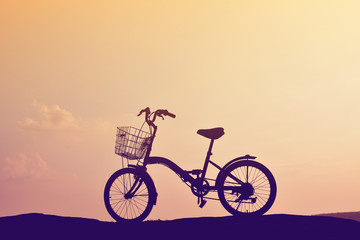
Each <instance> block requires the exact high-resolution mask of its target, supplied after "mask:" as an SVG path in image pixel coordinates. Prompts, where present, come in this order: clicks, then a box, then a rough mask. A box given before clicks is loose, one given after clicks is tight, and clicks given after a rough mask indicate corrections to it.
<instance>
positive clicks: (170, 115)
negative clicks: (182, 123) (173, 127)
mask: <svg viewBox="0 0 360 240" xmlns="http://www.w3.org/2000/svg"><path fill="white" fill-rule="evenodd" d="M167 115H168V116H169V117H172V118H175V117H176V115H175V114H172V113H169V112H168V114H167Z"/></svg>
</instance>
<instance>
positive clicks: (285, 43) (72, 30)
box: [0, 0, 360, 220]
mask: <svg viewBox="0 0 360 240" xmlns="http://www.w3.org/2000/svg"><path fill="white" fill-rule="evenodd" d="M359 7H360V3H359V2H358V1H347V0H342V1H340V0H339V1H335V0H334V1H328V0H327V1H325V0H324V1H319V0H312V1H300V0H299V1H298V0H294V1H249V0H246V1H245V0H243V1H195V0H192V1H184V0H182V1H134V0H132V1H125V0H122V1H110V0H106V1H90V2H89V1H4V0H0V34H1V38H0V84H1V85H0V86H1V88H0V93H1V94H0V106H1V110H2V114H1V125H0V131H1V138H0V147H1V151H0V190H1V191H0V216H6V215H14V214H21V213H26V212H43V213H48V214H58V215H68V216H79V217H91V218H97V219H100V220H111V218H110V216H109V215H108V213H107V212H106V209H105V207H104V204H103V199H102V194H103V188H104V186H105V183H106V181H107V178H108V177H109V176H110V175H111V174H112V173H113V172H114V171H116V170H117V169H118V168H119V167H120V158H119V157H118V156H116V155H115V154H114V149H113V148H114V140H115V132H116V126H122V125H132V126H134V127H140V126H141V124H142V119H139V118H137V117H136V114H137V113H138V111H139V110H140V109H142V108H144V107H147V106H149V107H151V108H152V109H154V110H155V109H157V108H166V109H168V110H169V111H171V112H174V113H175V114H176V115H177V118H176V119H167V120H166V121H160V122H159V132H158V138H157V141H156V143H155V145H154V149H153V150H154V151H153V154H154V155H161V156H165V157H168V158H170V159H172V160H173V161H174V162H176V163H177V164H178V165H180V166H181V167H183V168H184V169H193V168H201V167H202V164H203V160H204V158H205V154H206V150H207V144H208V141H207V140H206V139H204V138H202V137H200V136H198V135H197V134H196V130H197V129H199V128H210V127H217V126H222V127H224V128H225V132H226V134H225V136H224V137H222V138H221V139H220V140H217V141H216V143H215V145H214V155H213V160H214V161H215V162H217V163H218V164H220V165H224V164H225V163H226V162H228V161H229V160H231V159H233V158H235V157H238V156H242V155H245V154H252V155H255V156H257V157H258V160H259V161H260V162H261V163H263V164H265V165H266V166H267V167H269V168H270V170H271V171H272V172H273V174H274V176H275V179H276V180H277V184H278V195H277V199H276V201H275V204H274V205H273V207H272V208H271V210H270V211H269V213H294V214H316V213H323V212H339V211H358V210H359V202H360V194H359V193H358V189H359V188H360V178H359V177H358V172H359V170H360V163H359V157H360V150H359V148H358V143H359V140H360V125H359V124H358V123H359V120H360V110H359V109H360V108H359V100H360V97H359V94H358V89H359V87H360V80H359V77H360V68H359V63H360V46H359V40H360V32H359V29H360V16H359V14H358V9H359ZM149 173H150V174H151V176H152V177H153V179H154V181H155V184H156V187H157V190H158V193H159V198H158V204H157V205H156V206H155V207H154V208H153V210H152V212H151V214H150V216H149V217H148V219H159V218H160V219H174V218H181V217H193V216H222V215H227V214H228V213H227V212H226V211H225V210H224V209H223V208H222V206H221V204H220V203H219V202H213V201H211V202H209V203H208V204H207V205H206V206H205V207H204V208H203V209H200V208H198V206H197V205H196V201H197V199H196V198H195V197H194V196H193V195H192V194H191V192H190V190H189V189H188V188H187V187H186V186H185V185H184V184H183V183H182V182H181V180H179V179H178V177H177V176H176V175H175V174H172V173H171V172H170V171H169V170H168V169H166V168H164V167H163V166H158V167H157V166H151V167H149ZM213 177H216V172H213Z"/></svg>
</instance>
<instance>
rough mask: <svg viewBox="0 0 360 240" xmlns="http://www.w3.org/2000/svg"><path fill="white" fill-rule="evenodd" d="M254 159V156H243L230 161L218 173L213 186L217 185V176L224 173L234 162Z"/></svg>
mask: <svg viewBox="0 0 360 240" xmlns="http://www.w3.org/2000/svg"><path fill="white" fill-rule="evenodd" d="M255 158H256V157H255V156H250V155H245V156H242V157H238V158H235V159H233V160H231V161H229V162H228V163H226V164H225V165H224V166H223V167H222V169H221V170H220V172H219V173H218V175H217V177H216V181H215V185H218V179H219V176H220V175H221V174H222V173H223V172H224V171H225V169H226V168H227V167H229V166H230V165H231V164H234V163H236V162H239V161H244V160H254V159H255Z"/></svg>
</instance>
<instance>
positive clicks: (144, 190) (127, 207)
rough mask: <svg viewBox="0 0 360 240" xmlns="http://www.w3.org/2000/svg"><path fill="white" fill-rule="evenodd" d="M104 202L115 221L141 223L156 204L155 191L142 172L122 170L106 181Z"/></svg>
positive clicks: (132, 169) (130, 169) (128, 169)
mask: <svg viewBox="0 0 360 240" xmlns="http://www.w3.org/2000/svg"><path fill="white" fill-rule="evenodd" d="M104 202H105V206H106V209H107V211H108V212H109V214H110V215H111V217H112V218H113V219H115V220H116V221H142V220H144V219H145V218H146V217H147V216H148V215H149V214H150V211H151V209H152V207H153V205H154V204H155V202H156V190H155V187H154V184H153V182H152V180H151V178H150V177H149V176H148V175H147V174H146V173H145V172H144V171H142V170H138V169H134V168H123V169H120V170H119V171H117V172H115V173H114V174H113V175H111V177H110V178H109V180H108V181H107V183H106V186H105V191H104Z"/></svg>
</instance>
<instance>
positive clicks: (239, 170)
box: [217, 160, 276, 215]
mask: <svg viewBox="0 0 360 240" xmlns="http://www.w3.org/2000/svg"><path fill="white" fill-rule="evenodd" d="M220 174H221V175H220V176H219V177H218V181H217V186H218V195H219V199H220V202H221V204H222V205H223V206H224V208H225V209H226V210H227V211H228V212H229V213H231V214H233V215H246V214H252V215H262V214H264V213H265V212H267V211H268V210H269V209H270V208H271V206H272V205H273V203H274V201H275V197H276V182H275V179H274V176H273V175H272V173H271V172H270V171H269V170H268V169H267V168H266V167H265V166H264V165H262V164H260V163H258V162H255V161H250V160H245V161H239V162H236V163H234V164H232V165H230V166H228V167H227V168H226V169H225V170H224V172H222V173H220Z"/></svg>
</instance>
